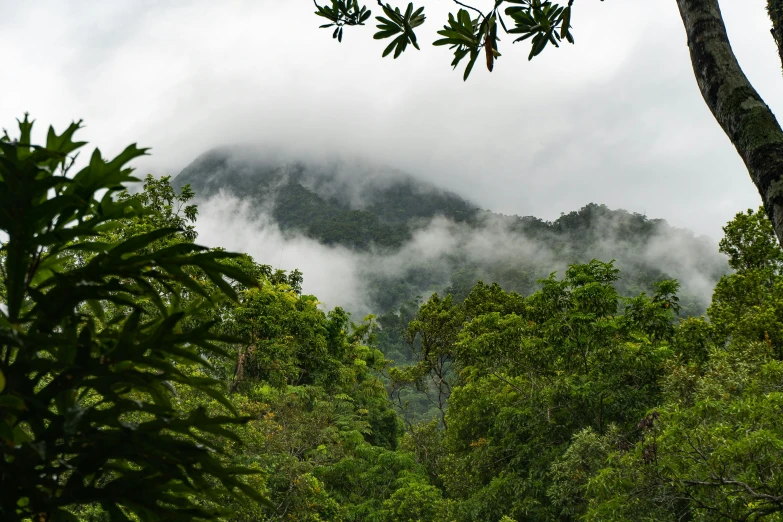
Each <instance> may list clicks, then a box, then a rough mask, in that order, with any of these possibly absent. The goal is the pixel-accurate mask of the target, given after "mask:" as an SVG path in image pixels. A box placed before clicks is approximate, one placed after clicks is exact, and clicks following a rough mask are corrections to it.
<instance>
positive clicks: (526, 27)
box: [314, 0, 574, 80]
mask: <svg viewBox="0 0 783 522" xmlns="http://www.w3.org/2000/svg"><path fill="white" fill-rule="evenodd" d="M314 3H315V6H316V9H317V10H316V12H315V14H317V15H318V16H321V17H323V18H326V19H327V20H329V22H330V23H328V24H325V25H322V26H321V28H331V27H336V28H335V30H334V33H333V35H332V36H333V37H334V38H336V39H337V40H338V41H342V37H343V28H344V27H345V26H356V25H364V23H365V22H366V21H367V20H368V19H369V18H370V16H371V15H372V11H370V10H368V9H367V7H366V6H364V5H360V4H359V2H358V0H331V4H332V5H331V6H329V5H320V4H318V2H317V1H315V0H314ZM377 3H378V5H379V6H380V8H381V9H382V10H383V14H384V15H385V16H376V17H375V19H376V20H378V25H377V28H378V32H376V33H375V35H374V36H373V38H375V39H376V40H383V39H386V38H391V37H394V39H393V40H392V42H391V43H390V44H389V45H388V46H387V47H386V49H384V51H383V56H387V55H389V54H391V52H392V51H394V58H398V57H399V56H400V54H402V52H403V51H405V49H406V48H407V46H408V45H409V44H410V45H412V46H413V47H415V48H416V49H419V45H418V43H417V39H416V32H415V31H414V29H416V28H417V27H419V26H420V25H422V24H423V23H424V20H425V18H426V17H425V15H424V7H419V8H418V9H416V8H414V6H413V3H409V4H408V6H407V8H406V9H405V11H404V12H403V11H401V10H400V8H399V7H393V6H392V5H391V4H389V3H383V2H381V1H380V0H377ZM455 3H456V4H458V5H459V6H462V7H465V9H459V11H458V12H457V13H456V15H455V14H453V13H449V18H448V23H447V24H446V25H445V26H444V27H443V29H442V30H440V31H438V34H439V35H440V36H442V37H443V38H440V39H438V40H436V41H435V42H433V45H439V46H440V45H448V46H450V48H451V49H453V50H454V61H452V63H451V65H452V66H453V67H455V68H456V67H457V65H459V63H460V62H461V61H462V60H463V59H464V58H466V57H469V59H468V64H467V66H466V67H465V72H464V74H463V79H465V80H467V79H468V76H470V72H471V71H472V70H473V65H474V64H475V63H476V60H477V58H478V57H479V56H480V55H481V54H482V53H483V55H484V57H485V61H486V66H487V69H488V70H489V71H490V72H492V69H493V67H494V63H495V60H496V59H497V58H499V57H500V53H499V52H498V42H499V41H500V38H498V24H499V25H500V27H501V28H502V29H503V31H504V32H505V33H507V34H510V35H512V38H515V39H514V40H513V42H514V43H517V42H521V41H524V40H527V39H530V41H531V44H532V45H531V48H530V54H529V56H528V59H533V57H535V56H538V55H539V54H541V52H542V51H543V50H544V49H545V48H546V46H547V45H548V44H552V45H554V46H555V47H559V46H560V42H561V41H562V40H563V39H565V40H566V41H568V42H569V43H571V44H573V43H574V37H573V35H572V34H571V10H572V6H573V3H574V1H573V0H569V1H568V3H567V4H565V5H560V4H557V3H553V2H550V1H544V0H495V1H494V2H493V3H494V7H492V9H491V10H490V11H488V12H487V13H484V12H482V11H481V10H479V9H477V8H476V7H472V6H469V5H466V4H464V3H462V2H455ZM508 4H510V5H509V6H508V7H506V9H505V11H502V8H503V7H504V5H508ZM471 13H473V15H471ZM504 14H505V15H506V17H507V19H508V22H509V25H510V26H511V29H508V28H507V26H506V22H505V21H504V18H503V15H504Z"/></svg>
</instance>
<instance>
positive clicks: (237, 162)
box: [174, 148, 479, 250]
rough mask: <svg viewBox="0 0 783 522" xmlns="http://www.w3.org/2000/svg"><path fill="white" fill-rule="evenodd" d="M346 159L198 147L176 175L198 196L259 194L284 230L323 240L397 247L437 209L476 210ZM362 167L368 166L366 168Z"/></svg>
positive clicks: (449, 213) (466, 216)
mask: <svg viewBox="0 0 783 522" xmlns="http://www.w3.org/2000/svg"><path fill="white" fill-rule="evenodd" d="M357 168H359V169H361V168H362V167H361V166H357V165H346V164H344V163H343V164H339V163H333V164H326V165H323V164H322V165H315V166H314V165H310V164H306V163H304V162H301V161H294V162H286V163H283V164H274V163H271V164H270V163H267V162H264V161H258V160H257V159H255V158H252V157H247V156H244V155H242V154H241V153H238V152H237V150H236V149H230V148H222V149H216V150H212V151H209V152H207V153H206V154H203V155H202V156H200V157H199V158H197V159H196V160H195V161H194V162H193V163H191V164H190V165H188V166H187V167H186V168H185V169H184V170H183V171H182V172H181V173H180V174H179V175H178V176H177V177H176V178H175V179H174V185H175V187H181V186H183V185H185V184H190V186H191V187H192V188H193V190H194V191H195V192H196V194H197V195H198V196H199V197H201V198H208V197H210V196H213V195H215V194H217V193H218V192H219V191H221V190H223V191H225V192H227V193H230V194H233V195H236V196H240V197H242V198H249V199H252V200H254V201H256V202H257V203H258V204H259V205H260V208H261V209H263V210H264V211H266V212H268V213H269V214H270V215H271V216H272V218H273V219H274V220H275V221H276V222H277V224H278V225H279V226H280V228H281V229H282V230H283V231H299V232H302V233H304V234H305V235H307V236H308V237H311V238H313V239H316V240H318V241H320V242H322V243H324V244H327V245H343V246H347V247H350V248H354V249H360V250H362V249H367V248H370V247H371V246H374V247H379V248H398V247H400V246H401V245H402V244H403V243H405V242H406V241H408V240H410V239H411V235H412V231H413V230H414V229H415V228H417V227H418V226H421V225H423V224H425V223H426V222H428V221H429V220H430V219H431V218H433V217H435V216H445V217H447V218H449V219H451V220H454V221H456V222H461V221H467V220H471V219H473V218H474V217H475V216H476V214H477V212H478V211H479V209H478V208H477V207H476V206H474V205H472V204H471V203H468V202H467V201H465V200H464V199H462V198H461V197H459V196H458V195H456V194H453V193H450V192H447V191H444V190H440V189H438V188H437V187H435V186H434V185H431V184H428V183H424V182H421V181H418V180H416V179H414V178H412V177H410V176H407V175H404V174H402V173H399V172H388V171H387V172H380V173H379V172H373V173H372V174H374V175H373V176H370V177H361V178H359V179H357V177H356V173H355V172H352V170H356V169H357ZM365 169H366V167H365Z"/></svg>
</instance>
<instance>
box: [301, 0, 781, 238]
mask: <svg viewBox="0 0 783 522" xmlns="http://www.w3.org/2000/svg"><path fill="white" fill-rule="evenodd" d="M376 1H377V4H378V5H379V6H380V8H381V10H382V12H383V16H377V17H376V20H377V21H378V25H377V29H378V31H377V32H376V33H375V35H374V38H375V39H377V40H382V39H386V38H392V41H391V43H390V44H389V45H388V46H387V47H386V49H385V50H384V51H383V56H387V55H390V54H391V53H392V51H394V58H397V57H399V56H400V54H401V53H402V52H403V51H405V50H406V49H407V48H408V46H409V45H410V46H412V47H414V48H416V49H419V45H418V40H417V38H416V32H415V30H416V28H418V27H419V26H421V25H422V24H423V23H424V21H425V14H424V8H423V7H419V8H418V9H417V8H415V7H414V5H413V3H409V4H408V6H407V8H406V9H405V10H404V11H403V10H401V9H400V8H399V7H394V6H393V5H392V4H390V3H384V2H382V1H381V0H376ZM314 3H315V6H316V9H317V10H316V13H315V14H317V15H318V16H320V17H322V18H324V19H325V20H326V21H327V23H326V24H324V25H322V26H321V27H322V28H330V29H331V28H332V27H334V28H335V29H334V33H333V36H334V38H336V39H338V40H339V41H342V37H343V30H344V28H345V27H346V26H356V25H364V24H365V23H366V22H367V21H368V20H369V19H370V16H371V15H372V13H371V11H370V10H369V9H368V8H367V6H365V5H362V4H360V3H359V1H358V0H331V5H329V4H324V5H320V4H319V3H318V2H317V0H314ZM454 3H455V4H456V5H458V6H459V7H460V9H459V10H458V11H457V13H456V14H454V13H451V14H449V17H448V22H447V24H446V25H445V26H444V27H443V29H442V30H440V31H438V34H439V35H440V36H442V38H440V39H438V40H436V41H435V42H434V43H433V44H434V45H437V46H442V45H446V46H449V47H450V49H452V50H453V51H454V60H453V61H452V62H451V65H452V66H454V67H456V66H457V65H458V64H459V63H460V62H461V61H462V60H463V59H465V58H467V66H466V67H465V72H464V74H463V78H464V79H467V78H468V76H469V75H470V73H471V71H472V69H473V66H474V65H475V63H476V61H477V59H478V58H479V56H483V57H484V60H485V62H486V66H487V69H488V70H489V71H492V70H493V68H494V64H495V61H496V60H497V59H498V58H499V57H500V52H499V41H500V38H499V37H498V35H499V34H500V33H501V31H502V32H504V33H506V34H508V35H510V39H511V40H512V42H514V43H516V42H520V41H526V40H528V41H529V42H530V43H531V45H530V53H529V56H528V58H529V59H532V58H534V57H535V56H537V55H539V54H540V53H541V52H542V51H543V50H544V49H545V48H546V47H548V46H549V45H550V44H551V46H554V47H559V45H560V43H561V42H562V40H566V41H568V42H569V43H574V38H573V35H572V34H571V18H572V11H573V9H574V0H568V2H567V3H565V2H563V3H556V2H551V1H549V0H492V1H490V2H487V3H488V8H485V9H483V10H482V9H480V8H479V7H476V6H473V5H468V4H467V3H465V2H461V1H458V0H454ZM676 4H677V7H678V9H679V12H680V17H681V18H682V22H683V25H684V27H685V33H686V35H687V38H688V48H689V50H690V57H691V63H692V65H693V72H694V76H695V78H696V83H697V85H698V87H699V90H700V92H701V94H702V97H703V98H704V102H705V103H706V104H707V106H708V107H709V109H710V111H711V112H712V114H713V116H714V117H715V119H716V120H717V122H718V124H719V125H720V126H721V128H722V129H723V131H724V132H725V133H726V136H728V138H729V139H730V140H731V142H732V144H733V145H734V147H735V148H736V149H737V152H738V153H739V155H740V157H741V158H742V160H743V161H744V162H745V166H746V167H747V170H748V173H749V174H750V177H751V179H752V181H753V183H754V184H755V185H756V188H757V189H758V191H759V194H760V195H761V199H762V201H763V203H764V209H765V211H766V213H767V215H768V216H769V218H770V221H771V222H772V226H773V229H774V230H775V234H776V235H777V239H778V241H779V242H780V243H781V244H783V129H781V127H780V125H779V123H778V121H777V119H776V118H775V115H774V114H773V113H772V111H771V110H770V108H769V107H768V106H767V104H766V103H764V100H763V99H762V98H761V96H759V94H758V92H756V90H755V89H754V88H753V86H752V85H751V83H750V81H748V79H747V77H746V76H745V74H744V73H743V72H742V69H741V67H740V65H739V62H738V61H737V58H736V56H735V55H734V52H733V51H732V49H731V44H730V42H729V37H728V34H727V32H726V27H725V24H724V22H723V17H722V15H721V10H720V5H719V0H676ZM767 13H768V14H769V17H770V20H771V21H772V29H771V32H772V37H773V38H774V40H775V44H776V45H777V48H778V52H779V54H780V57H781V62H782V63H783V0H767ZM504 15H505V16H504Z"/></svg>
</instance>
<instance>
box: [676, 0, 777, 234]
mask: <svg viewBox="0 0 783 522" xmlns="http://www.w3.org/2000/svg"><path fill="white" fill-rule="evenodd" d="M677 5H678V7H679V8H680V15H681V17H682V21H683V24H684V25H685V31H686V33H687V35H688V48H689V49H690V53H691V63H692V64H693V72H694V74H695V76H696V82H697V83H698V85H699V90H700V91H701V94H702V97H703V98H704V101H705V102H706V103H707V106H708V107H709V108H710V110H711V111H712V114H713V115H714V116H715V119H716V120H718V123H719V124H720V126H721V127H722V128H723V130H724V132H725V133H726V135H727V136H728V137H729V139H730V140H731V142H732V143H733V144H734V146H735V147H736V149H737V152H739V155H740V156H741V157H742V160H743V161H744V162H745V165H746V167H747V168H748V172H749V173H750V177H751V179H752V180H753V183H755V184H756V188H758V191H759V193H760V194H761V199H762V201H763V202H764V208H765V209H766V211H767V215H768V216H769V218H770V220H772V225H773V227H774V228H775V234H776V235H777V237H778V241H779V242H780V243H781V244H783V130H781V128H780V124H779V123H778V121H777V119H776V118H775V115H774V114H773V113H772V111H771V110H770V108H769V107H768V106H767V104H766V103H764V100H762V99H761V96H759V94H758V93H757V92H756V90H755V89H754V88H753V86H752V85H751V84H750V82H749V81H748V79H747V77H746V76H745V73H743V72H742V69H741V68H740V66H739V63H738V62H737V58H736V57H735V56H734V52H733V51H732V50H731V45H730V44H729V38H728V35H727V34H726V26H725V25H724V23H723V17H722V16H721V11H720V6H719V5H718V0H677ZM767 7H768V11H769V14H770V18H771V19H772V21H773V30H772V33H773V36H775V37H776V41H777V42H778V50H779V51H781V47H780V44H781V43H783V39H781V38H780V37H779V36H778V35H779V34H783V18H782V17H781V13H783V0H768V2H767ZM782 56H783V55H782Z"/></svg>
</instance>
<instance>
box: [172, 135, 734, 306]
mask: <svg viewBox="0 0 783 522" xmlns="http://www.w3.org/2000/svg"><path fill="white" fill-rule="evenodd" d="M272 158H274V159H272ZM172 185H173V186H174V187H175V188H176V189H181V188H182V187H184V186H185V185H189V186H190V187H191V188H192V190H193V191H194V192H195V195H196V198H197V201H199V202H205V201H208V200H209V199H210V198H212V197H214V196H216V195H218V194H221V193H222V194H228V195H231V196H232V197H234V198H236V200H237V202H238V203H239V202H246V203H248V204H249V207H250V209H251V211H250V214H251V215H250V218H252V216H253V215H257V216H261V215H263V216H266V217H267V218H268V220H269V221H271V222H272V223H274V225H275V226H278V227H279V228H280V230H281V231H282V232H283V234H284V235H287V236H289V237H294V236H297V235H299V236H304V237H307V238H310V239H312V240H315V241H317V242H319V243H321V244H323V245H326V246H338V247H344V248H347V249H350V250H352V251H355V252H356V256H357V257H360V258H361V261H360V262H359V263H358V264H359V265H360V267H361V268H360V274H359V275H358V277H359V279H360V286H361V288H362V289H363V291H364V292H365V293H366V306H365V307H363V309H361V310H352V311H353V312H354V313H360V314H362V315H363V314H366V313H374V314H379V315H383V314H388V313H394V312H399V310H400V308H401V307H408V305H409V304H410V303H411V302H412V301H413V302H415V301H417V300H418V299H420V298H421V297H422V296H427V295H429V294H431V293H432V292H439V293H444V292H445V293H450V294H452V295H453V296H454V297H455V298H457V299H459V300H461V299H464V298H465V297H466V296H467V294H468V293H469V292H470V290H471V288H473V285H475V284H476V283H477V282H478V281H490V282H497V283H498V284H500V286H501V287H503V288H504V289H505V290H508V291H515V292H518V293H522V294H525V295H526V294H530V293H532V292H534V291H535V290H537V289H538V288H539V287H540V285H539V284H538V281H539V280H540V279H543V278H546V277H548V276H549V274H551V273H552V272H553V271H561V272H562V271H564V270H566V269H567V267H568V265H569V264H574V263H588V262H590V261H591V260H593V259H602V260H606V261H611V260H614V261H615V264H616V265H617V267H618V268H620V269H621V270H622V273H623V277H622V278H620V279H619V280H618V281H617V282H616V283H615V286H616V287H617V288H618V290H619V291H620V292H621V293H623V294H634V293H639V292H642V291H646V292H651V291H652V290H653V284H654V283H655V282H656V281H658V280H661V279H678V280H679V281H680V283H681V284H682V285H683V289H682V291H681V295H680V298H681V306H682V307H683V309H684V310H685V311H686V313H687V314H689V315H701V314H702V313H704V311H705V310H706V308H707V306H708V305H709V299H710V294H711V292H712V288H713V286H714V285H715V283H716V282H717V281H718V279H719V278H720V277H721V276H722V275H724V274H726V273H727V272H728V265H727V262H726V257H725V256H723V255H721V254H719V253H718V252H717V249H716V245H715V244H714V243H713V242H712V241H711V240H709V239H707V238H704V237H696V236H695V235H694V234H692V233H691V232H689V231H687V230H681V229H677V228H674V227H671V226H669V225H668V224H667V223H666V222H665V221H664V220H661V219H650V218H648V217H647V216H645V215H642V214H638V213H630V212H626V211H624V210H611V209H609V208H608V207H606V206H605V205H599V204H595V203H591V204H588V205H586V206H584V207H583V208H581V209H579V210H576V211H572V212H569V213H562V214H561V216H560V217H559V218H557V219H555V220H554V221H544V220H542V219H540V218H536V217H533V216H524V217H520V216H507V215H502V214H496V213H493V212H491V211H488V210H483V209H481V208H479V207H478V206H477V205H475V204H473V203H470V202H469V201H466V200H465V199H463V198H462V197H460V196H458V195H457V194H453V193H450V192H448V191H446V190H443V189H440V188H439V187H437V186H434V185H432V184H429V183H426V182H423V181H421V180H420V179H417V178H416V177H414V176H412V175H409V174H405V173H402V172H398V171H395V170H393V169H388V168H380V167H377V166H372V165H368V164H363V163H361V162H358V161H355V162H348V161H337V160H333V161H324V160H321V161H313V160H310V161H301V160H291V159H281V158H280V157H276V158H275V157H274V155H273V154H271V153H270V158H265V157H259V154H258V152H254V151H252V150H248V149H246V148H236V147H235V148H221V149H215V150H212V151H209V152H207V153H205V154H203V155H202V156H200V157H198V158H197V159H196V160H195V161H193V163H191V164H190V165H189V166H187V167H186V168H185V169H184V170H183V171H182V172H181V173H180V174H179V175H178V176H176V177H175V178H174V179H173V180H172ZM270 257H271V256H270ZM319 297H323V296H319ZM329 304H331V305H332V306H334V305H345V304H346V303H345V300H344V299H343V300H342V301H340V300H339V298H338V301H337V302H334V303H329Z"/></svg>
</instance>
